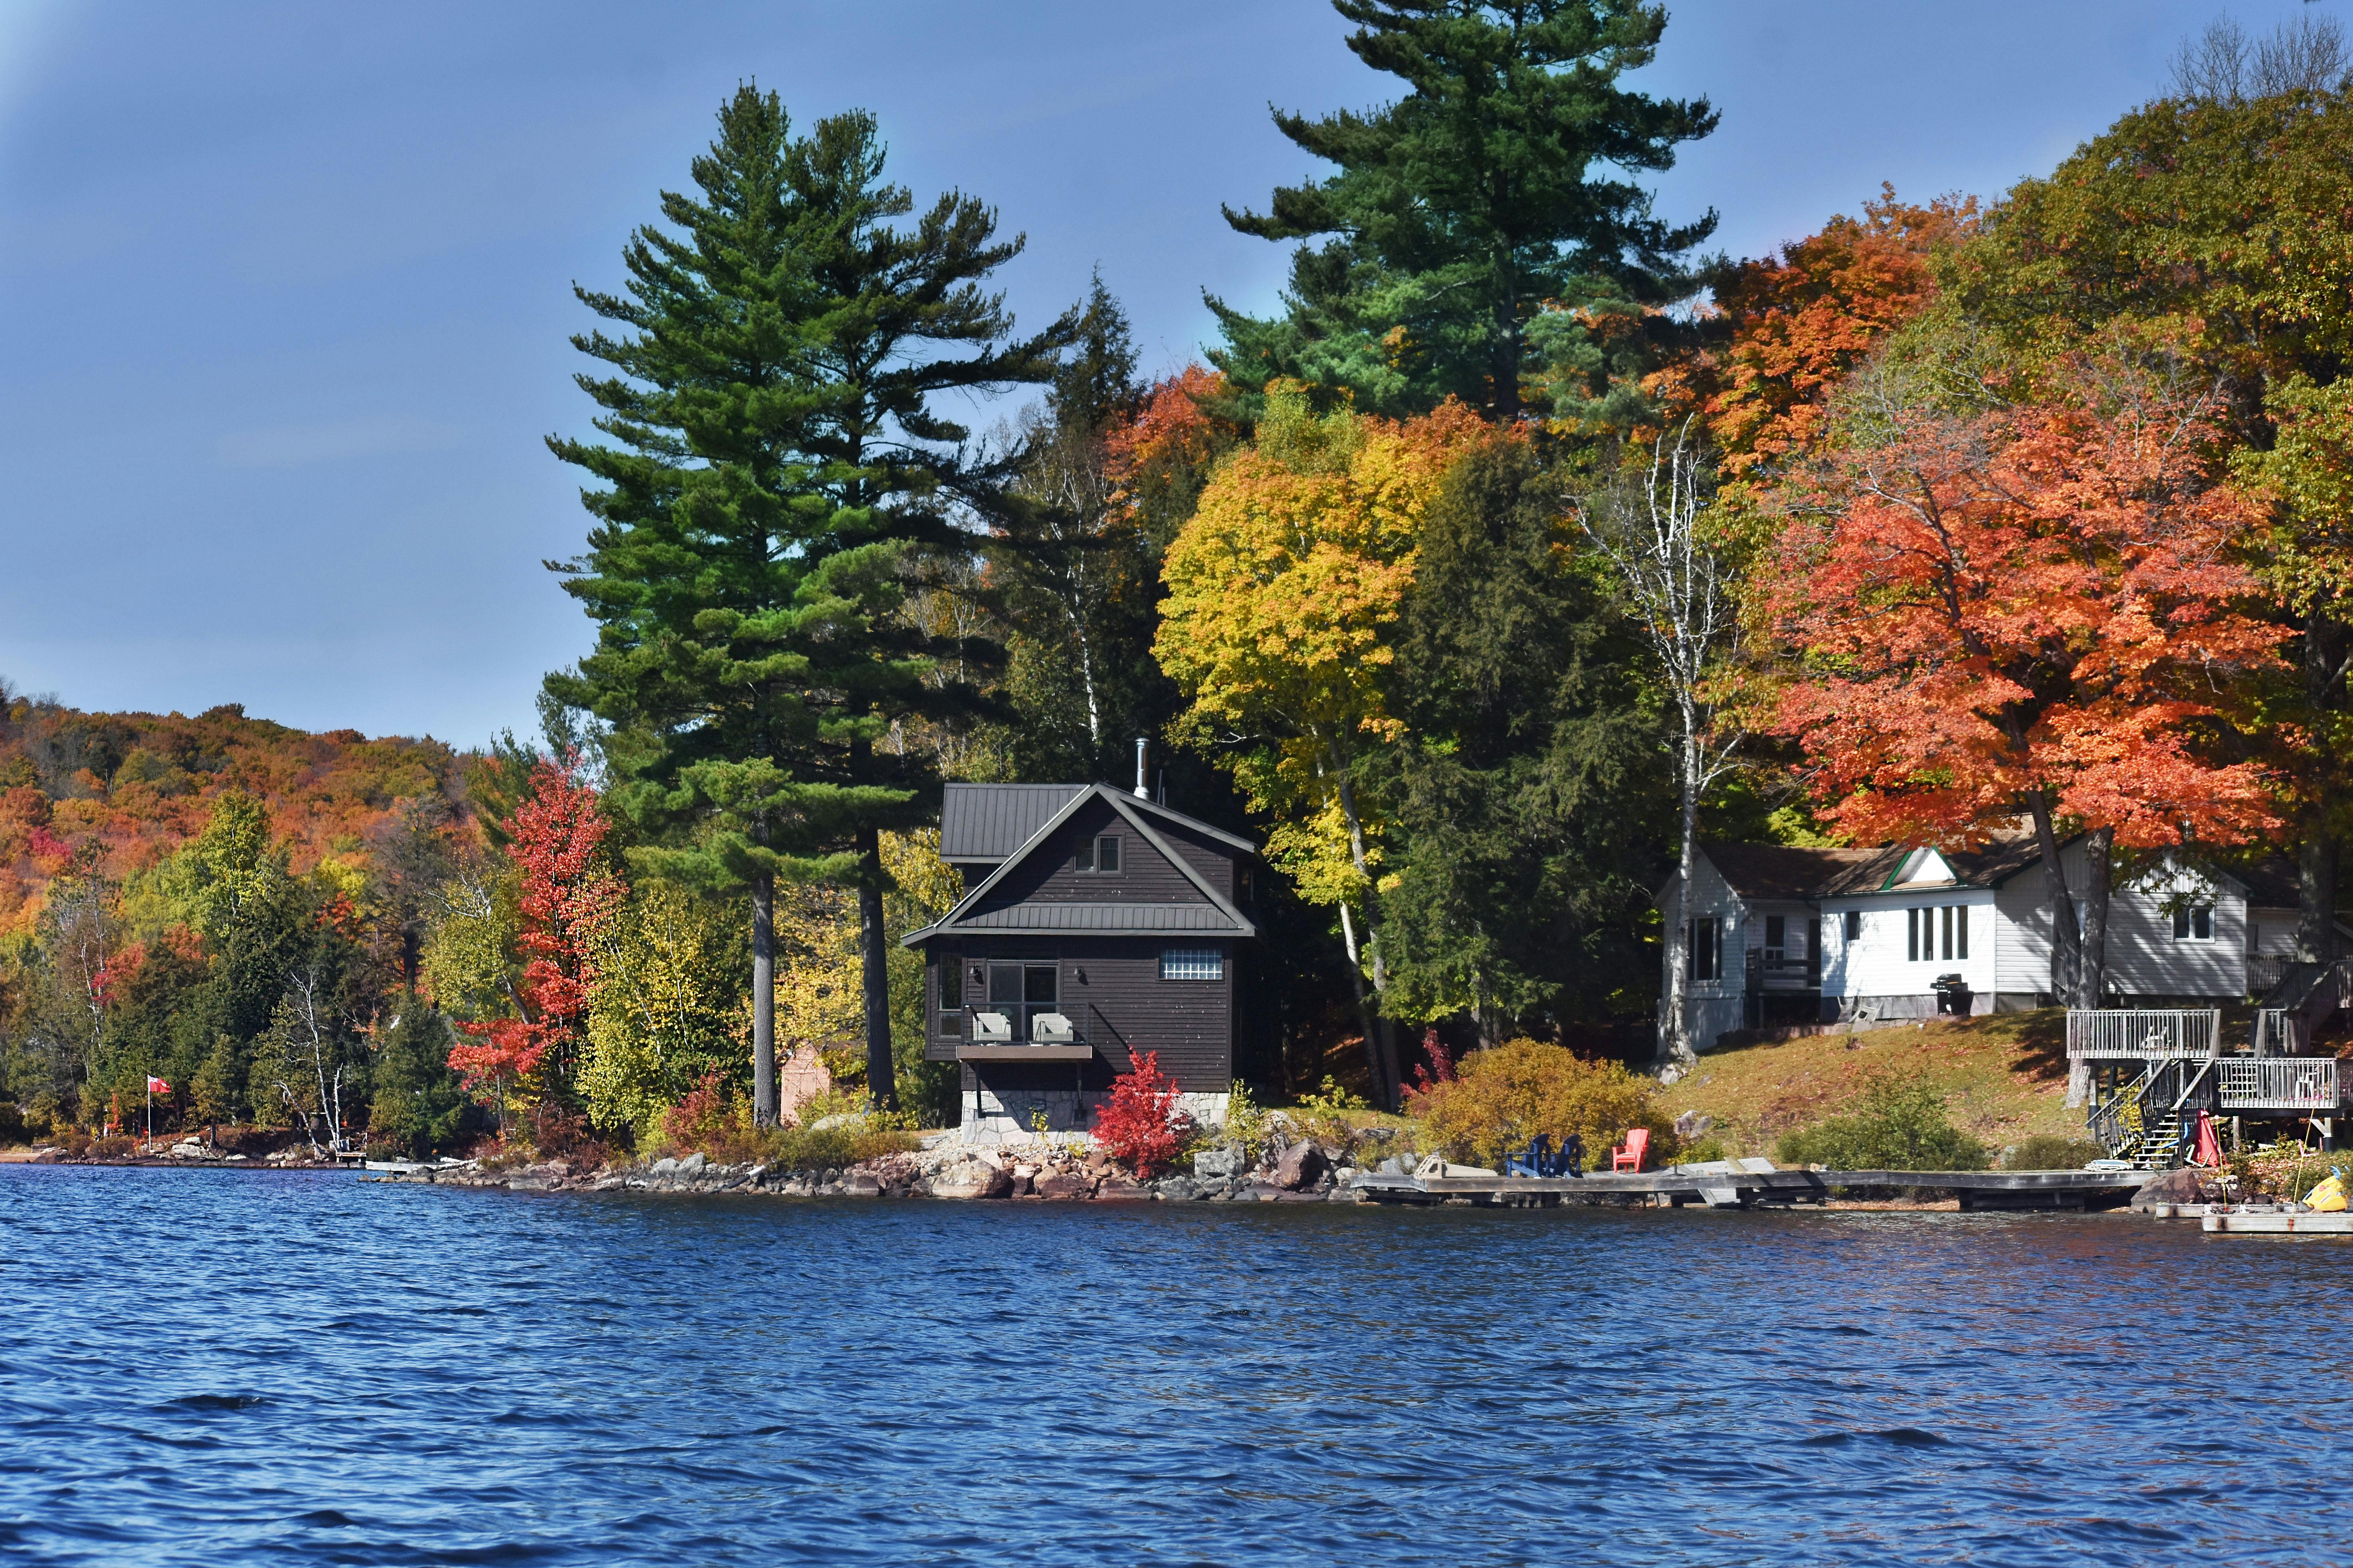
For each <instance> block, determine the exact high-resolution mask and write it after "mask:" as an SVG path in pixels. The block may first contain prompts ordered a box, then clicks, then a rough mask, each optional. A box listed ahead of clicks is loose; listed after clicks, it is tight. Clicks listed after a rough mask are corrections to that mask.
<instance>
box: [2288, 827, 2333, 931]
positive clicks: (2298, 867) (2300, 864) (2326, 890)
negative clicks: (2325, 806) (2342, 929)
mask: <svg viewBox="0 0 2353 1568" xmlns="http://www.w3.org/2000/svg"><path fill="white" fill-rule="evenodd" d="M2309 824H2310V825H2309V826H2308V827H2307V828H2306V832H2305V837H2304V842H2303V843H2302V844H2301V845H2299V846H2297V847H2296V852H2295V906H2296V908H2295V956H2296V962H2297V963H2332V962H2334V961H2335V959H2336V957H2337V840H2336V839H2334V838H2332V837H2329V835H2328V833H2327V827H2326V826H2325V824H2324V822H2323V820H2322V818H2321V816H2320V814H2319V813H2317V812H2315V813H2313V814H2312V816H2311V817H2310V819H2309Z"/></svg>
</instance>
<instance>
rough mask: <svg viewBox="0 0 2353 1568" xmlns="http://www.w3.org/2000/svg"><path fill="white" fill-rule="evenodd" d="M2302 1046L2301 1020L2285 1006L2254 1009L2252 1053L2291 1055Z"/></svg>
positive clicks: (2273, 1055)
mask: <svg viewBox="0 0 2353 1568" xmlns="http://www.w3.org/2000/svg"><path fill="white" fill-rule="evenodd" d="M2303 1047H2304V1027H2303V1021H2302V1020H2301V1019H2299V1018H2297V1017H2296V1016H2295V1014H2294V1013H2292V1012H2290V1011H2289V1010H2288V1009H2287V1008H2285V1007H2258V1008H2256V1009H2255V1034H2254V1054H2255V1055H2257V1056H2259V1057H2292V1056H2295V1055H2296V1054H2297V1053H2298V1052H2299V1051H2300V1050H2302V1049H2303Z"/></svg>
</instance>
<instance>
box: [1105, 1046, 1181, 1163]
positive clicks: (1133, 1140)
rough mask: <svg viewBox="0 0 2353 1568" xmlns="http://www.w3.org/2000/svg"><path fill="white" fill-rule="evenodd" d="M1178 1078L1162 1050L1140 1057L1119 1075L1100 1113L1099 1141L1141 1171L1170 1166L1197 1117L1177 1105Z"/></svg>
mask: <svg viewBox="0 0 2353 1568" xmlns="http://www.w3.org/2000/svg"><path fill="white" fill-rule="evenodd" d="M1176 1095H1177V1089H1176V1080H1175V1079H1171V1078H1170V1077H1169V1076H1168V1075H1167V1074H1166V1073H1164V1072H1162V1071H1161V1070H1160V1053H1159V1052H1158V1051H1146V1052H1145V1053H1144V1054H1143V1055H1142V1056H1139V1057H1137V1058H1135V1070H1134V1071H1133V1072H1124V1073H1122V1074H1120V1075H1119V1077H1118V1079H1116V1080H1114V1081H1113V1084H1112V1086H1111V1099H1110V1100H1107V1101H1105V1102H1104V1105H1103V1110H1100V1111H1099V1112H1097V1113H1096V1115H1095V1142H1098V1143H1101V1144H1102V1145H1103V1148H1104V1149H1105V1150H1106V1151H1108V1152H1110V1154H1111V1157H1112V1158H1113V1159H1114V1160H1118V1161H1121V1162H1122V1163H1124V1164H1125V1165H1126V1166H1127V1168H1128V1169H1129V1170H1131V1171H1134V1173H1136V1174H1137V1175H1139V1176H1149V1175H1152V1174H1154V1173H1156V1172H1158V1171H1160V1170H1162V1169H1164V1168H1165V1167H1166V1165H1167V1164H1168V1163H1169V1162H1170V1161H1171V1160H1174V1159H1175V1158H1176V1151H1177V1150H1178V1149H1179V1148H1181V1147H1182V1146H1183V1145H1184V1142H1185V1135H1186V1134H1187V1133H1188V1132H1190V1131H1192V1130H1193V1121H1192V1118H1191V1117H1189V1116H1187V1115H1186V1114H1185V1113H1184V1112H1183V1111H1181V1110H1177V1109H1176Z"/></svg>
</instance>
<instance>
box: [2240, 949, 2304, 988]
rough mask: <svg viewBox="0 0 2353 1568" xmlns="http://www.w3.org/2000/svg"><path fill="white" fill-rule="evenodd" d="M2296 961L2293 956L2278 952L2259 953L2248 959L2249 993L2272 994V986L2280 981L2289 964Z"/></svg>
mask: <svg viewBox="0 0 2353 1568" xmlns="http://www.w3.org/2000/svg"><path fill="white" fill-rule="evenodd" d="M2291 963H2295V959H2293V958H2289V957H2285V956H2283V955H2281V954H2277V953H2269V954H2259V955H2257V956H2256V957H2253V958H2251V959H2249V960H2247V994H2248V995H2250V996H2253V997H2263V996H2268V995H2270V994H2271V991H2272V987H2273V986H2274V985H2277V984H2279V983H2280V978H2281V976H2283V975H2284V974H2285V973H2287V966H2288V965H2289V964H2291Z"/></svg>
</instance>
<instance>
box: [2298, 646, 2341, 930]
mask: <svg viewBox="0 0 2353 1568" xmlns="http://www.w3.org/2000/svg"><path fill="white" fill-rule="evenodd" d="M2345 643H2346V628H2345V627H2343V626H2339V625H2338V624H2337V622H2336V620H2334V619H2333V618H2331V617H2330V616H2324V615H2320V614H2318V613H2315V614H2313V615H2310V616H2306V619H2305V625H2304V686H2305V699H2306V701H2307V702H2308V703H2309V704H2310V705H2311V708H2312V710H2313V712H2314V714H2315V715H2323V714H2327V713H2329V712H2331V711H2333V710H2335V709H2336V707H2337V700H2338V699H2337V692H2338V690H2339V689H2340V682H2341V678H2342V676H2343V673H2344V668H2345V662H2346V659H2345V654H2344V647H2345ZM2335 762H2336V759H2334V758H2329V757H2321V758H2316V759H2315V761H2314V769H2315V773H2316V777H2315V778H2314V779H2313V781H2312V795H2313V798H2312V801H2311V803H2310V805H2307V806H2306V809H2305V810H2304V812H2303V813H2302V814H2301V820H2300V821H2299V822H2298V824H2297V826H2300V827H2301V828H2302V829H2303V830H2304V833H2303V842H2302V843H2301V844H2299V845H2298V846H2297V847H2296V856H2295V905H2296V908H2295V956H2296V960H2297V962H2299V963H2329V962H2330V961H2331V960H2333V959H2334V958H2335V957H2336V956H2337V841H2336V837H2335V836H2334V835H2333V834H2331V833H2330V832H2329V823H2330V818H2331V816H2332V813H2331V811H2330V807H2331V806H2333V805H2335V804H2336V802H2335V800H2334V798H2333V796H2334V795H2335V794H2336V774H2335V765H2334V764H2335Z"/></svg>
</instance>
